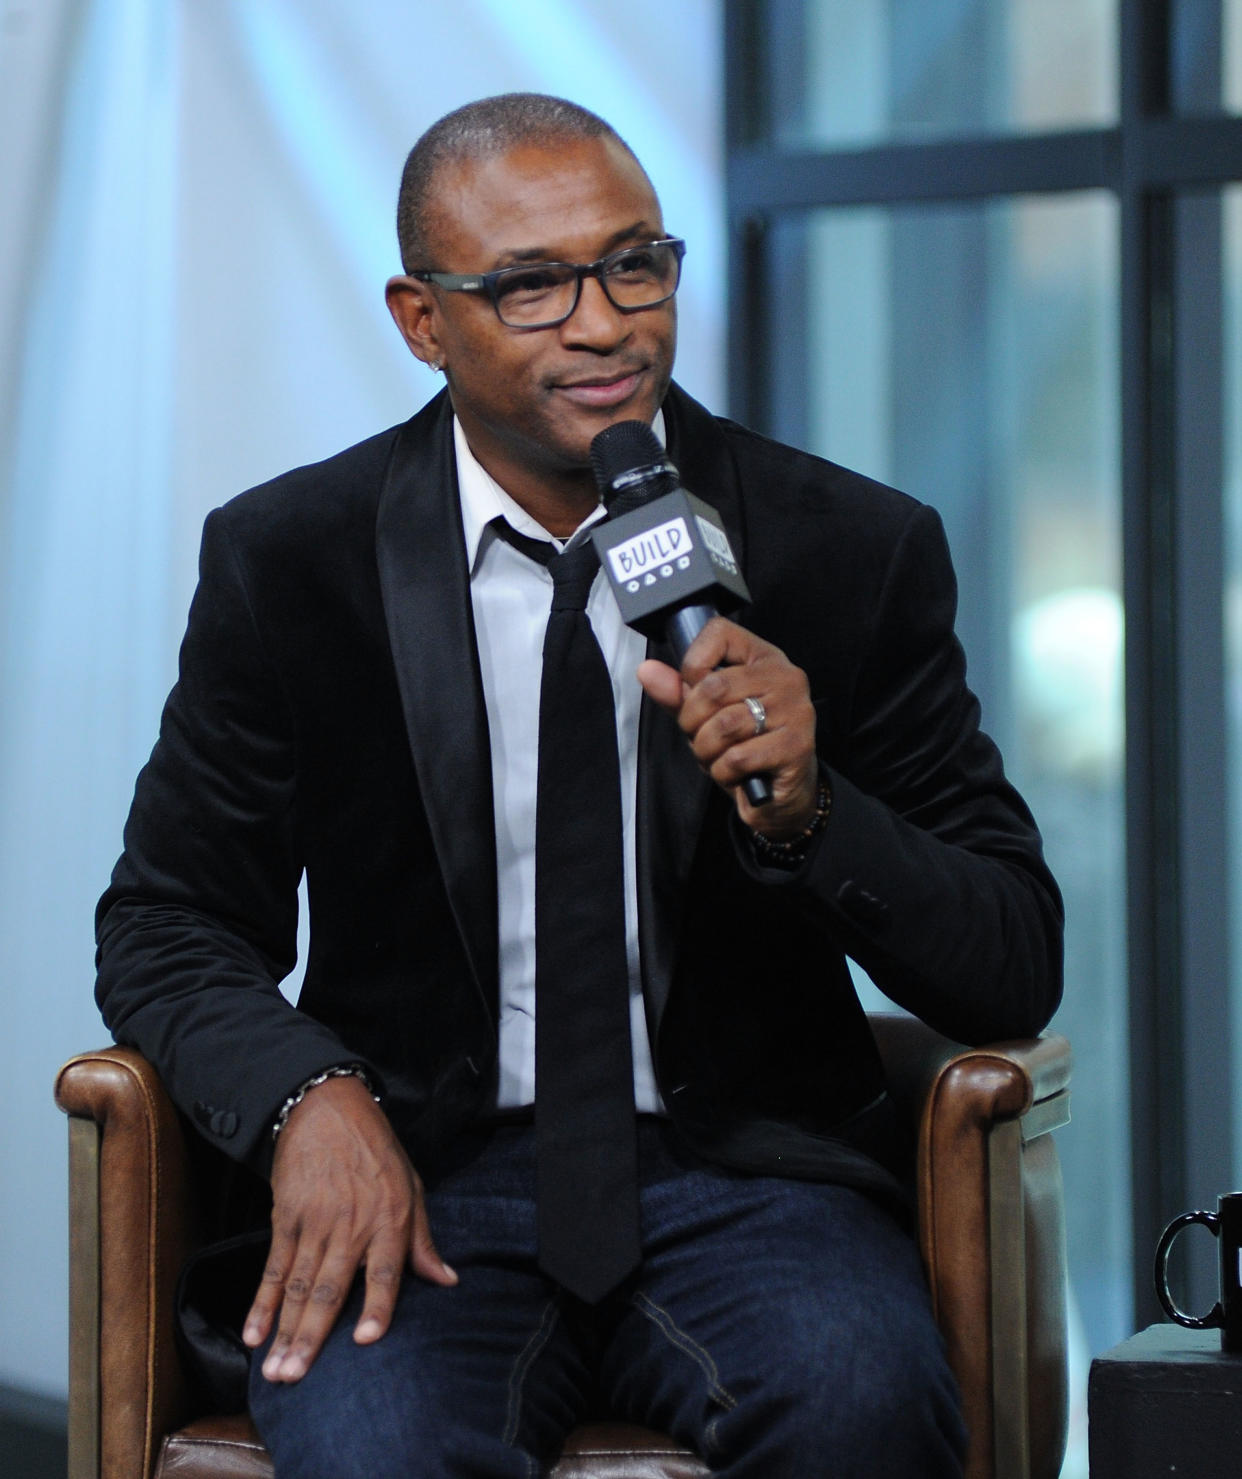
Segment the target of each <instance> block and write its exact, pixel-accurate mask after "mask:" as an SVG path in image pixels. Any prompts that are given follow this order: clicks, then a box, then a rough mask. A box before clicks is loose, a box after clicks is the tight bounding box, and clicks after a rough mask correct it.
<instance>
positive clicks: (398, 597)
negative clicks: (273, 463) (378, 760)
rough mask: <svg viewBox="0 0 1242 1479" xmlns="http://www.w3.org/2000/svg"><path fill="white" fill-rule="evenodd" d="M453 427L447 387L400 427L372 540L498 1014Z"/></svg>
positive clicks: (489, 825) (423, 749)
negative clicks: (446, 391)
mask: <svg viewBox="0 0 1242 1479" xmlns="http://www.w3.org/2000/svg"><path fill="white" fill-rule="evenodd" d="M451 428H452V412H451V409H450V406H449V401H448V395H447V393H442V394H441V395H440V396H438V397H437V398H436V399H435V400H434V401H432V402H431V403H430V404H429V405H428V406H427V407H425V408H424V409H423V410H422V411H421V412H420V413H419V414H418V415H417V416H415V417H414V419H413V420H412V421H410V422H408V423H407V424H406V426H405V427H404V428H403V430H402V432H401V435H400V437H399V439H398V442H397V445H396V447H395V448H394V451H393V457H392V461H391V463H390V465H389V468H388V473H387V477H386V480H385V484H384V490H383V492H382V494H381V495H380V503H379V510H378V513H377V515H376V528H375V546H376V559H377V562H378V566H379V579H380V589H381V592H382V595H383V602H384V613H385V618H386V621H387V624H388V635H389V641H390V643H391V645H392V654H393V660H394V662H395V664H396V670H397V684H398V687H399V688H400V692H401V702H402V706H403V708H404V711H405V725H406V731H407V733H408V735H409V742H410V752H411V754H412V756H413V759H414V769H415V772H416V774H417V776H418V785H419V791H420V794H421V796H422V801H423V805H424V807H425V808H426V812H427V818H428V821H429V823H430V827H431V835H432V839H433V841H434V843H435V849H436V853H437V856H438V857H439V860H440V867H441V870H442V872H443V875H444V882H445V886H446V888H447V891H448V896H449V901H450V904H451V906H452V909H453V913H454V916H455V918H456V921H457V927H458V929H459V930H460V932H461V938H462V943H463V945H464V947H465V949H466V952H467V956H468V958H469V960H470V963H471V966H472V968H473V971H474V976H475V981H476V984H477V985H478V987H479V989H480V991H481V992H482V994H483V997H484V1000H485V1001H486V1003H487V1007H488V1010H489V1012H490V1013H491V1015H492V1017H493V1019H495V1016H496V1010H497V1007H496V982H497V977H498V970H499V966H498V945H497V922H496V920H497V904H496V842H495V826H494V820H493V809H492V770H491V750H490V744H489V740H488V729H487V712H486V709H485V707H484V702H483V686H482V680H481V678H480V675H479V657H478V648H477V645H476V642H475V635H474V620H473V617H472V614H471V608H470V579H469V572H468V570H467V569H466V550H465V538H464V535H463V533H462V526H461V504H460V501H459V498H458V492H457V467H456V460H455V458H454V454H453V437H452V429H451Z"/></svg>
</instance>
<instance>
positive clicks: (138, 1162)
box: [56, 1016, 1070, 1479]
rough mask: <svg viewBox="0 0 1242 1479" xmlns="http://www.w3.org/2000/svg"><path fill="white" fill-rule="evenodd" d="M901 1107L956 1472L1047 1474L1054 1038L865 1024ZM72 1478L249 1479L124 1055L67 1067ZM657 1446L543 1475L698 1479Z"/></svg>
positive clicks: (693, 1464) (626, 1431) (177, 1202)
mask: <svg viewBox="0 0 1242 1479" xmlns="http://www.w3.org/2000/svg"><path fill="white" fill-rule="evenodd" d="M872 1025H873V1028H874V1029H875V1032H876V1037H877V1041H878V1042H879V1044H880V1051H881V1053H882V1055H883V1057H884V1060H885V1065H886V1067H887V1069H888V1072H889V1077H890V1083H891V1085H892V1088H893V1092H894V1095H895V1097H896V1098H897V1099H898V1101H899V1103H901V1104H902V1105H903V1106H904V1107H905V1109H906V1110H907V1112H908V1113H909V1114H910V1115H911V1116H913V1117H915V1119H916V1122H917V1123H918V1126H919V1137H918V1138H919V1148H918V1163H917V1166H916V1167H915V1168H913V1170H912V1175H914V1176H915V1178H916V1185H917V1192H918V1201H919V1224H920V1238H921V1243H922V1250H923V1257H924V1262H925V1264H926V1266H927V1270H928V1278H929V1282H930V1285H931V1290H932V1299H933V1302H934V1306H935V1309H936V1317H937V1320H938V1321H939V1324H940V1327H941V1330H942V1331H943V1333H944V1336H945V1341H946V1345H947V1348H948V1352H949V1357H950V1360H951V1362H952V1364H953V1368H954V1370H955V1371H956V1373H957V1376H958V1380H959V1383H960V1384H961V1388H962V1398H963V1403H964V1407H965V1412H966V1418H967V1423H968V1426H969V1428H970V1434H971V1446H970V1453H969V1457H968V1463H967V1476H968V1479H1055V1476H1056V1475H1057V1473H1058V1471H1059V1469H1060V1463H1061V1458H1062V1455H1063V1452H1064V1446H1065V1428H1066V1415H1067V1406H1066V1372H1065V1292H1064V1291H1065V1282H1064V1281H1065V1254H1064V1229H1063V1221H1062V1206H1061V1179H1060V1169H1059V1166H1058V1163H1057V1158H1056V1149H1055V1147H1054V1145H1053V1143H1052V1139H1051V1136H1050V1135H1049V1134H1048V1131H1049V1130H1051V1129H1055V1128H1056V1127H1057V1126H1058V1125H1061V1124H1064V1123H1065V1121H1066V1119H1067V1118H1068V1108H1067V1105H1068V1093H1067V1085H1068V1081H1069V1071H1070V1056H1069V1047H1068V1044H1067V1043H1066V1042H1065V1041H1064V1039H1062V1038H1059V1037H1055V1036H1046V1037H1043V1038H1040V1039H1038V1040H1037V1041H1034V1042H1026V1043H1010V1044H1001V1045H997V1046H994V1047H988V1048H980V1049H972V1050H963V1049H961V1048H959V1047H958V1046H957V1045H956V1044H953V1043H950V1042H948V1041H946V1040H945V1039H943V1038H940V1037H938V1036H937V1035H936V1034H935V1033H933V1032H931V1031H930V1030H929V1029H928V1028H926V1027H924V1026H922V1024H920V1023H918V1022H915V1021H913V1020H911V1019H909V1018H901V1017H891V1016H877V1017H873V1018H872ZM56 1100H57V1103H58V1104H59V1105H60V1107H61V1108H62V1109H64V1110H65V1111H66V1112H67V1113H68V1114H69V1116H70V1150H71V1155H70V1223H71V1226H70V1264H71V1266H70V1306H71V1309H70V1391H69V1450H70V1455H69V1479H168V1476H173V1475H175V1476H178V1479H258V1476H269V1475H270V1474H271V1472H272V1469H271V1461H270V1460H269V1458H268V1456H267V1454H266V1452H265V1451H264V1450H263V1447H262V1445H261V1444H260V1443H259V1442H258V1439H257V1437H256V1436H255V1433H254V1429H253V1428H252V1426H251V1425H250V1421H249V1419H248V1418H247V1417H245V1416H231V1417H219V1416H196V1415H195V1414H194V1413H192V1412H191V1411H190V1410H189V1405H188V1397H187V1393H186V1388H185V1383H184V1380H183V1377H182V1374H181V1370H180V1367H179V1364H178V1360H177V1353H176V1350H175V1347H174V1345H173V1340H172V1303H173V1300H172V1296H173V1291H174V1288H175V1285H176V1278H177V1272H178V1270H179V1268H180V1266H181V1263H182V1261H183V1259H184V1257H185V1255H186V1253H187V1252H188V1251H189V1250H190V1249H191V1248H193V1247H194V1246H195V1241H196V1236H197V1233H196V1227H195V1224H194V1218H193V1214H192V1212H191V1210H190V1208H191V1205H192V1198H191V1197H190V1195H189V1188H188V1186H187V1184H186V1175H187V1170H186V1156H185V1143H184V1140H183V1138H182V1137H183V1131H182V1127H181V1123H180V1120H179V1118H178V1116H177V1114H176V1112H175V1110H174V1109H173V1108H172V1106H171V1104H170V1103H169V1101H168V1099H167V1097H166V1095H165V1094H164V1091H163V1089H162V1087H161V1086H160V1083H159V1080H158V1078H157V1077H156V1075H155V1073H154V1071H153V1070H152V1068H151V1067H150V1065H149V1064H147V1063H146V1062H145V1061H144V1060H143V1059H142V1058H141V1057H139V1055H138V1054H137V1053H135V1052H133V1051H132V1050H130V1049H127V1048H107V1049H104V1050H102V1051H100V1052H95V1053H85V1054H82V1055H81V1056H80V1057H77V1058H74V1059H72V1060H71V1061H70V1062H69V1063H67V1064H66V1065H65V1067H64V1068H63V1069H62V1070H61V1072H60V1075H59V1077H58V1080H57V1085H56ZM707 1472H708V1471H707V1469H706V1468H705V1467H704V1466H703V1464H702V1463H701V1462H700V1461H699V1460H698V1459H696V1458H695V1457H693V1456H692V1455H691V1454H689V1453H687V1452H686V1451H685V1450H683V1449H680V1448H678V1447H677V1446H676V1445H675V1444H672V1443H670V1442H669V1441H668V1440H667V1439H665V1438H663V1437H661V1436H660V1435H658V1434H654V1433H650V1432H648V1431H646V1430H645V1429H641V1428H634V1427H630V1426H627V1425H624V1424H617V1423H604V1424H593V1425H591V1426H589V1427H584V1428H580V1429H578V1430H577V1432H575V1433H574V1434H572V1435H571V1436H570V1439H569V1441H568V1443H567V1445H566V1449H565V1453H564V1456H563V1457H562V1459H561V1461H560V1463H559V1464H558V1465H557V1467H556V1469H555V1470H554V1475H555V1479H701V1476H705V1475H706V1474H707Z"/></svg>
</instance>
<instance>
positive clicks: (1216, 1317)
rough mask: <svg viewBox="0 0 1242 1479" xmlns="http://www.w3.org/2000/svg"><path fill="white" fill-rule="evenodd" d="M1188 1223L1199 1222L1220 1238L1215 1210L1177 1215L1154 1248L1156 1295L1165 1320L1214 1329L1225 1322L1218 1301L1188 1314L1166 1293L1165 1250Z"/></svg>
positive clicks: (1166, 1259) (1218, 1219)
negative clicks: (1205, 1309)
mask: <svg viewBox="0 0 1242 1479" xmlns="http://www.w3.org/2000/svg"><path fill="white" fill-rule="evenodd" d="M1192 1222H1201V1223H1202V1224H1203V1226H1204V1227H1206V1228H1207V1230H1208V1231H1209V1232H1210V1233H1211V1234H1212V1236H1213V1237H1214V1238H1218V1237H1220V1218H1219V1217H1218V1216H1217V1215H1216V1213H1215V1212H1183V1213H1182V1215H1181V1216H1180V1217H1175V1218H1174V1219H1173V1221H1172V1222H1170V1223H1169V1225H1168V1227H1166V1228H1165V1230H1164V1231H1163V1232H1162V1233H1161V1234H1160V1246H1159V1247H1158V1248H1157V1249H1156V1298H1157V1299H1158V1300H1159V1301H1160V1303H1161V1304H1162V1305H1163V1307H1164V1312H1165V1314H1166V1315H1168V1317H1169V1319H1170V1320H1176V1321H1177V1323H1178V1324H1179V1325H1185V1326H1186V1328H1187V1329H1188V1330H1218V1329H1220V1327H1221V1326H1222V1325H1223V1324H1224V1323H1225V1311H1224V1308H1223V1307H1222V1305H1221V1303H1220V1301H1219V1300H1217V1301H1216V1303H1215V1304H1214V1305H1213V1306H1212V1308H1211V1309H1210V1310H1209V1311H1208V1313H1207V1314H1206V1315H1202V1316H1200V1315H1188V1314H1187V1313H1186V1312H1185V1310H1179V1309H1178V1307H1177V1306H1176V1305H1175V1304H1174V1303H1173V1296H1172V1295H1171V1294H1170V1293H1169V1268H1168V1264H1169V1249H1170V1248H1171V1247H1172V1246H1173V1239H1174V1238H1175V1237H1177V1235H1178V1233H1179V1232H1181V1230H1182V1229H1183V1228H1184V1227H1189V1226H1190V1224H1191V1223H1192Z"/></svg>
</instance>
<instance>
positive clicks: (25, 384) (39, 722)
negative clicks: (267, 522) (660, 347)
mask: <svg viewBox="0 0 1242 1479" xmlns="http://www.w3.org/2000/svg"><path fill="white" fill-rule="evenodd" d="M719 10H720V0H676V3H675V4H668V3H667V0H628V3H627V4H624V5H616V4H613V3H608V0H523V3H520V4H515V3H513V0H443V3H437V4H431V3H426V0H367V4H366V5H357V4H355V3H352V0H28V3H16V0H14V3H9V4H6V5H5V6H4V7H3V8H2V10H0V571H2V576H0V1023H2V1024H3V1028H4V1049H5V1051H4V1073H3V1077H2V1078H0V1126H2V1127H3V1128H2V1130H0V1385H3V1384H7V1385H10V1386H15V1387H20V1388H23V1389H25V1390H28V1391H31V1392H35V1393H39V1394H43V1395H47V1396H52V1397H56V1396H59V1395H61V1394H63V1392H64V1386H65V1343H66V1313H65V1284H66V1281H65V1261H66V1236H65V1153H64V1145H65V1127H64V1124H63V1121H62V1120H61V1117H60V1116H59V1114H58V1113H57V1112H56V1111H55V1109H54V1108H53V1106H52V1101H51V1085H52V1079H53V1075H54V1072H55V1069H56V1066H57V1064H58V1063H59V1062H60V1061H61V1060H63V1059H64V1058H65V1057H67V1056H68V1055H69V1054H70V1053H72V1052H74V1051H76V1050H78V1049H80V1048H85V1047H90V1046H94V1045H97V1044H98V1043H99V1042H100V1041H101V1040H102V1039H103V1037H104V1033H103V1029H102V1026H101V1024H100V1022H99V1019H98V1016H97V1014H96V1012H95V1008H94V1004H93V1001H92V997H91V982H92V975H93V963H92V955H93V942H92V912H93V907H94V902H95V899H96V898H97V896H98V894H99V892H100V891H101V889H102V888H103V886H104V884H105V882H106V880H107V876H108V872H109V870H110V868H111V866H112V863H113V861H114V859H115V856H116V853H117V851H118V849H119V844H120V832H121V824H122V821H123V819H124V815H125V811H126V808H127V806H128V802H129V797H130V794H131V790H132V786H133V780H134V776H135V774H136V772H137V770H138V768H139V766H140V765H141V764H142V762H143V761H144V759H145V758H146V754H147V752H148V750H149V749H150V746H151V743H152V741H153V740H154V737H155V730H156V725H157V722H158V716H159V710H160V706H161V704H162V702H163V698H164V695H165V693H166V691H167V689H168V687H169V686H170V684H171V682H172V679H173V676H174V671H175V661H176V648H177V642H178V640H179V637H180V633H181V629H182V625H183V622H184V615H185V609H186V605H187V602H188V600H189V596H190V592H191V589H192V585H193V579H194V569H195V560H196V556H197V547H198V529H199V526H200V524H201V521H202V517H203V515H204V514H205V513H206V511H207V510H208V509H209V508H211V507H213V506H214V505H216V504H218V503H220V502H222V501H223V500H224V499H226V498H228V497H230V496H232V495H233V494H234V493H236V492H238V491H240V490H241V489H242V488H244V487H246V486H249V485H251V484H253V483H255V482H258V481H260V480H262V479H264V478H267V477H270V476H271V475H273V474H275V473H277V472H279V471H281V470H283V469H284V468H286V467H288V466H291V465H294V464H296V463H302V462H308V461H313V460H314V459H316V458H319V457H322V456H325V455H327V454H329V453H331V452H333V451H335V450H337V449H338V448H340V447H342V446H345V445H347V444H349V443H351V442H353V441H357V440H359V439H360V438H362V437H364V436H367V435H369V434H370V433H372V432H374V431H377V430H379V429H380V428H382V427H384V426H386V425H389V424H391V423H392V422H394V421H398V420H403V419H404V418H405V417H406V416H408V415H409V414H410V413H411V411H412V410H413V409H414V408H415V407H416V406H417V405H418V404H420V403H421V402H422V401H423V400H424V399H425V398H426V397H427V395H428V394H429V393H430V392H431V391H432V390H433V389H434V384H433V382H432V379H431V377H430V376H429V375H427V374H426V372H424V371H422V370H421V369H419V368H417V367H416V366H415V364H414V362H413V360H412V359H411V358H410V357H409V355H408V353H407V352H406V350H405V348H404V346H403V345H402V344H401V342H400V341H399V339H398V338H397V335H396V331H395V329H394V328H393V326H392V324H391V321H390V320H389V318H388V315H387V311H386V309H385V307H384V303H383V295H382V288H383V283H384V281H385V279H386V278H387V277H388V276H389V275H390V274H391V273H392V272H394V271H397V270H399V263H398V259H397V252H396V245H395V238H394V231H393V225H392V217H393V210H394V205H395V199H396V187H397V182H398V179H399V175H400V170H401V164H402V161H403V159H404V157H405V153H406V151H407V150H408V148H409V146H410V144H411V143H412V142H413V141H414V139H415V138H416V137H417V135H418V134H419V133H420V132H421V131H422V130H423V128H425V127H426V126H427V124H429V123H430V122H432V121H433V119H435V118H436V117H438V116H439V115H440V114H442V113H444V112H446V111H447V110H448V109H450V108H452V107H455V106H457V105H458V104H459V103H462V102H465V101H467V100H468V99H470V98H473V97H478V96H482V95H483V94H486V93H491V92H501V91H508V90H512V89H530V90H538V91H547V92H555V93H560V94H562V95H564V96H567V97H570V98H573V99H575V100H577V101H579V102H582V103H585V104H586V105H587V106H588V107H591V108H594V109H595V110H596V111H598V112H600V113H602V114H603V115H604V116H605V117H606V118H608V119H609V121H610V122H612V123H613V124H614V125H615V126H616V127H617V128H618V130H619V131H620V132H621V134H622V135H623V136H624V137H625V138H626V139H627V141H628V142H629V143H630V144H631V146H632V147H633V148H634V149H635V151H636V152H637V154H638V155H639V157H640V158H641V159H642V160H643V161H644V163H645V164H646V165H647V168H648V170H649V172H650V174H651V176H652V178H653V180H654V181H655V185H656V188H657V190H658V191H659V193H660V196H661V198H662V200H663V203H664V207H665V216H666V221H667V224H668V227H669V229H670V230H671V231H674V232H676V233H678V234H680V235H684V236H685V237H686V238H687V239H688V241H689V243H690V248H689V254H688V256H687V262H686V275H685V279H684V286H683V289H682V298H681V346H682V347H681V353H680V356H679V361H678V364H679V372H678V373H679V378H680V379H681V381H682V383H683V384H685V385H686V386H687V388H688V389H690V390H691V391H692V393H694V394H696V395H698V396H699V397H700V398H701V399H703V400H705V401H707V402H708V403H709V404H711V405H713V406H714V407H716V408H718V409H720V408H723V395H722V392H723V366H722V351H721V342H722V327H721V319H722V313H723V297H724V293H723V267H724V244H723V239H722V224H721V223H722V217H723V182H722V178H721V168H720V166H721V154H722V146H721V139H720V134H721V123H720V120H721V98H720V70H721V69H720V60H719V51H720V31H721V19H720V14H719Z"/></svg>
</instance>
